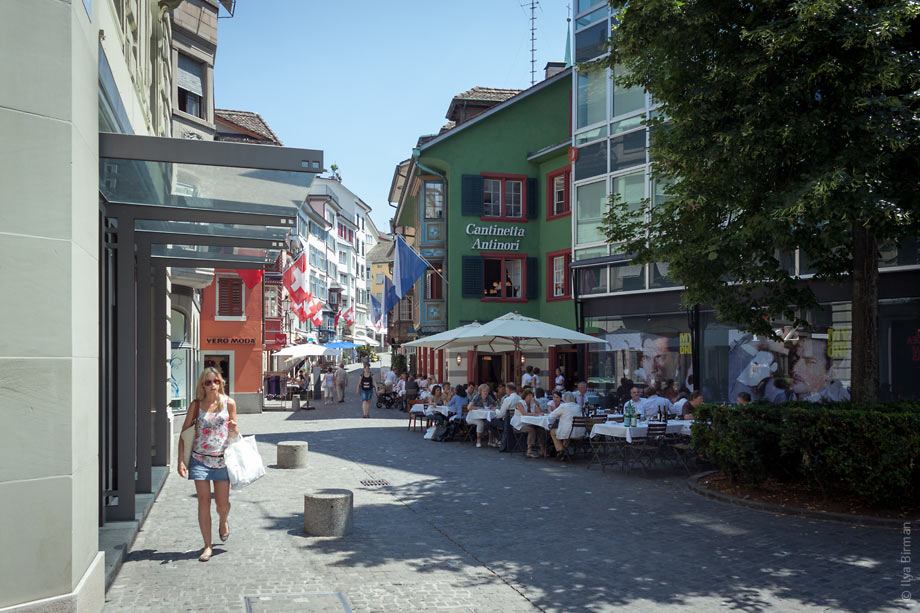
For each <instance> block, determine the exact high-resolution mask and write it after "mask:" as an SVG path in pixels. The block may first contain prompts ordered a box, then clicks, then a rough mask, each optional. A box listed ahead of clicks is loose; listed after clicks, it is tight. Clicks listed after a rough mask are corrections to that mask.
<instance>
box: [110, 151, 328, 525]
mask: <svg viewBox="0 0 920 613" xmlns="http://www.w3.org/2000/svg"><path fill="white" fill-rule="evenodd" d="M99 156H100V172H102V168H103V167H104V166H105V164H104V160H105V159H106V158H116V159H121V160H139V161H145V162H165V163H175V164H192V165H200V166H225V167H237V168H244V169H257V170H261V171H280V172H284V173H290V172H297V173H306V174H311V175H315V174H317V173H320V172H323V170H324V169H323V153H322V151H318V150H312V149H293V148H285V147H270V146H264V145H248V144H241V143H226V142H212V141H195V140H185V139H166V138H158V137H149V136H136V135H126V134H109V133H100V134H99ZM279 176H280V175H279ZM100 180H102V176H100ZM260 180H263V181H264V180H265V176H264V174H263V175H261V176H260ZM269 180H270V179H269ZM307 183H309V181H307ZM300 187H301V186H299V185H295V186H294V187H293V189H294V190H297V189H299V188H300ZM150 193H155V191H154V190H151V191H150ZM307 193H308V187H307V188H304V189H303V197H304V198H306V196H307ZM100 194H101V195H102V196H103V198H102V200H103V202H104V215H105V218H106V219H109V220H112V221H113V222H114V223H110V224H108V226H109V227H108V230H107V231H106V233H107V234H108V236H107V237H103V240H104V248H109V249H113V251H114V262H115V264H114V269H115V273H114V276H115V305H116V306H115V310H116V317H115V322H116V323H115V327H114V333H115V334H114V336H115V338H114V347H115V351H116V355H117V372H116V374H115V376H114V378H115V381H114V383H115V395H114V408H115V410H114V413H113V417H114V420H115V422H116V423H115V428H114V429H113V430H111V432H112V433H113V435H114V437H115V438H114V447H115V457H114V462H115V464H114V466H113V467H112V468H113V469H114V470H113V487H111V488H109V489H108V490H107V489H106V488H105V486H104V483H105V474H104V471H107V470H108V467H107V466H102V463H100V485H101V487H100V495H101V497H102V500H101V504H102V508H101V512H100V519H101V521H103V522H104V521H106V520H134V519H135V507H136V504H135V503H136V496H137V494H138V493H150V492H151V491H152V486H153V484H152V467H153V466H166V465H167V464H169V462H170V458H169V457H167V456H168V449H169V441H170V438H171V436H172V433H171V432H170V430H169V416H168V407H167V399H166V385H165V382H166V381H167V372H166V366H167V355H166V348H167V336H166V317H167V314H168V313H167V300H168V293H167V291H166V288H167V268H169V267H182V268H229V269H264V268H265V267H266V266H267V265H270V262H259V261H252V260H250V259H248V257H247V258H242V259H236V258H234V256H233V255H232V254H219V255H218V254H215V255H213V256H211V255H210V254H204V257H187V258H185V257H181V256H177V255H170V256H167V257H163V256H156V255H153V254H152V248H153V246H154V245H187V246H203V247H212V246H213V247H234V248H253V249H264V250H267V251H276V250H279V251H280V250H283V249H284V248H285V242H286V241H284V240H279V239H278V238H277V236H275V237H271V236H269V237H266V238H257V237H256V235H258V234H259V230H261V232H262V233H263V234H265V233H266V232H265V230H266V228H267V227H268V228H278V230H280V231H284V230H287V231H288V232H290V231H291V230H293V228H294V226H295V220H296V217H297V207H293V206H290V205H289V204H288V205H271V206H269V205H259V204H253V205H252V209H253V210H252V211H244V210H239V209H240V208H242V207H240V205H241V204H245V203H239V202H233V203H226V204H227V206H226V208H222V203H225V202H226V201H220V200H215V201H211V204H212V205H213V206H215V208H194V207H184V206H165V205H157V204H151V203H135V202H117V201H113V202H110V201H109V200H108V199H106V198H105V194H104V193H103V190H102V189H100ZM260 206H261V207H262V210H261V211H260ZM284 208H289V210H290V214H279V211H282V210H284ZM139 220H155V221H165V222H177V221H178V222H199V223H217V224H233V225H239V226H247V227H250V228H252V230H253V231H252V233H251V234H252V235H251V236H232V235H229V233H224V234H221V233H220V232H219V231H218V232H215V233H208V232H202V233H201V234H196V233H194V232H192V231H190V230H191V229H192V228H187V230H189V231H186V232H172V231H153V230H146V229H137V228H136V223H135V222H137V221H139ZM202 228H203V229H205V226H203V227H202ZM105 239H108V240H105ZM113 239H114V240H113ZM107 306H108V305H102V308H107ZM135 314H136V316H135ZM154 382H158V383H157V384H156V385H154ZM151 409H152V411H151ZM104 436H105V432H102V433H100V445H104V444H105V441H103V437H104ZM106 498H110V499H111V500H112V501H113V503H111V504H109V503H107V500H106ZM116 500H117V502H116Z"/></svg>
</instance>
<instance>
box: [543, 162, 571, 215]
mask: <svg viewBox="0 0 920 613" xmlns="http://www.w3.org/2000/svg"><path fill="white" fill-rule="evenodd" d="M570 178H571V172H570V171H569V167H568V166H566V167H563V168H560V169H559V170H557V171H555V172H551V173H548V174H547V175H546V220H547V221H549V220H551V219H556V218H557V217H562V216H563V215H568V214H569V213H570V212H571V205H570V204H569V181H570Z"/></svg>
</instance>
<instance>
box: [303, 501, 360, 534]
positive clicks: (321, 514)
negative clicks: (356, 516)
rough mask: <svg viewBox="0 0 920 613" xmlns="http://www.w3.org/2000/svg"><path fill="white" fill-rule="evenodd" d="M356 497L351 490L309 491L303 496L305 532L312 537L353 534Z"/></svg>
mask: <svg viewBox="0 0 920 613" xmlns="http://www.w3.org/2000/svg"><path fill="white" fill-rule="evenodd" d="M354 504H355V497H354V494H353V493H352V492H351V490H336V489H328V490H308V491H307V492H306V493H305V494H304V496H303V531H304V532H306V533H307V534H309V535H310V536H345V535H346V534H348V533H349V532H351V514H352V511H353V509H354Z"/></svg>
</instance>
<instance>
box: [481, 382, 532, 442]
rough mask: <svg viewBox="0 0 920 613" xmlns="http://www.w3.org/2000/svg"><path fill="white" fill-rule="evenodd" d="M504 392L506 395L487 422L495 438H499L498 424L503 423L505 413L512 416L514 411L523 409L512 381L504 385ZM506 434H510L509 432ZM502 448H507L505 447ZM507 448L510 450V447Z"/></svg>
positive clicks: (521, 401)
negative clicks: (493, 415)
mask: <svg viewBox="0 0 920 613" xmlns="http://www.w3.org/2000/svg"><path fill="white" fill-rule="evenodd" d="M505 392H506V396H505V397H504V399H503V400H502V402H501V405H499V407H498V410H497V411H495V418H494V419H493V420H492V421H491V422H489V430H490V431H491V432H492V433H493V435H495V437H496V438H499V437H500V434H499V433H500V432H502V431H501V430H500V429H499V427H498V425H499V424H504V421H505V415H508V416H509V417H512V416H514V412H515V411H523V410H524V401H523V400H521V397H520V396H518V393H517V386H516V385H515V384H514V383H508V384H507V385H505ZM503 427H505V426H503ZM506 427H508V428H510V427H511V425H510V424H509V425H508V426H506ZM508 436H510V433H509V435H508ZM502 438H504V437H502ZM503 448H505V449H507V447H503ZM507 450H508V451H510V449H507ZM499 451H501V449H499Z"/></svg>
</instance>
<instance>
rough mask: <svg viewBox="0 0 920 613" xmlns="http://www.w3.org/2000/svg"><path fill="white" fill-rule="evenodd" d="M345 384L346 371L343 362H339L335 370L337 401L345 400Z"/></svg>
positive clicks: (346, 380) (346, 382)
mask: <svg viewBox="0 0 920 613" xmlns="http://www.w3.org/2000/svg"><path fill="white" fill-rule="evenodd" d="M346 385H348V373H347V372H345V364H342V363H340V364H339V367H338V369H337V370H336V371H335V399H336V400H338V401H339V402H345V386H346Z"/></svg>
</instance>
